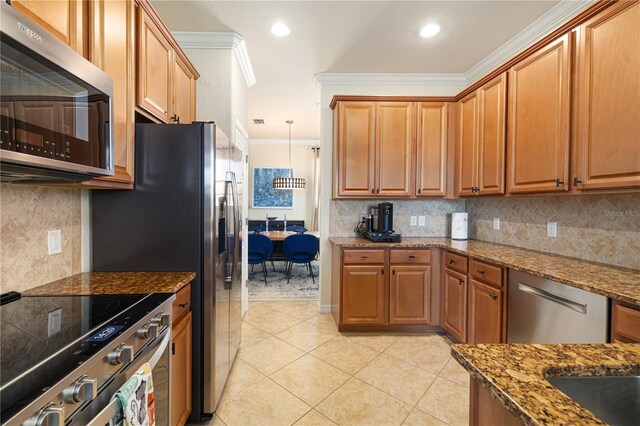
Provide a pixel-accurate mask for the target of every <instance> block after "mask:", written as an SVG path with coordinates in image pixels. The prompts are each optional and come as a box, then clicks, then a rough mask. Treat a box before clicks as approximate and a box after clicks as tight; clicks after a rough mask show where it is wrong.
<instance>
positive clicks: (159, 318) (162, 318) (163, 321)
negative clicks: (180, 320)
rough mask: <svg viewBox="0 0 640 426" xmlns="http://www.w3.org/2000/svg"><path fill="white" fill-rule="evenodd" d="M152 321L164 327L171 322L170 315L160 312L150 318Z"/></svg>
mask: <svg viewBox="0 0 640 426" xmlns="http://www.w3.org/2000/svg"><path fill="white" fill-rule="evenodd" d="M151 322H152V323H155V324H158V325H159V326H160V327H166V326H168V325H169V324H170V323H171V315H170V314H167V313H164V312H161V313H159V314H158V315H156V316H155V318H153V319H152V320H151Z"/></svg>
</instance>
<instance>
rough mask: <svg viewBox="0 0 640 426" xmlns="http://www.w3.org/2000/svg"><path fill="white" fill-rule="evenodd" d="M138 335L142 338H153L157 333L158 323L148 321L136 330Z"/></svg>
mask: <svg viewBox="0 0 640 426" xmlns="http://www.w3.org/2000/svg"><path fill="white" fill-rule="evenodd" d="M137 334H138V337H139V338H141V339H144V340H147V339H153V338H154V337H156V336H157V335H158V324H153V323H149V324H147V325H145V326H144V327H142V328H141V329H140V330H138V333H137Z"/></svg>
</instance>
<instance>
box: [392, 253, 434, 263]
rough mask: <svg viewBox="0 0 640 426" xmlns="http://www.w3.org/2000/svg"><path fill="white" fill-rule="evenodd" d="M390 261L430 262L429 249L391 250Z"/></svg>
mask: <svg viewBox="0 0 640 426" xmlns="http://www.w3.org/2000/svg"><path fill="white" fill-rule="evenodd" d="M391 263H409V264H411V263H420V264H425V263H431V250H391Z"/></svg>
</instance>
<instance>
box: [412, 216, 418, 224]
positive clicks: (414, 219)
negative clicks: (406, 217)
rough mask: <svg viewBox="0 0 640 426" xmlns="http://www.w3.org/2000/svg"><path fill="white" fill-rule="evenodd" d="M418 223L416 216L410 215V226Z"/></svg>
mask: <svg viewBox="0 0 640 426" xmlns="http://www.w3.org/2000/svg"><path fill="white" fill-rule="evenodd" d="M417 224H418V218H417V217H416V216H411V226H416V225H417Z"/></svg>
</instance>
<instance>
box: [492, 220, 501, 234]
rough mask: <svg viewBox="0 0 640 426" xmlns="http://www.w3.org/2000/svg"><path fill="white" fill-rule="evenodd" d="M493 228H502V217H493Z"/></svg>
mask: <svg viewBox="0 0 640 426" xmlns="http://www.w3.org/2000/svg"><path fill="white" fill-rule="evenodd" d="M493 229H495V230H496V231H499V230H500V218H499V217H494V218H493Z"/></svg>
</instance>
